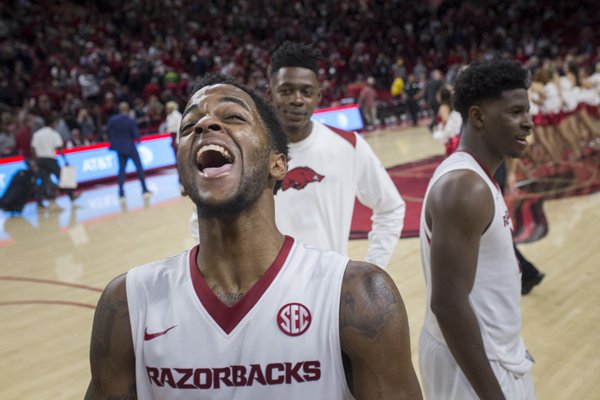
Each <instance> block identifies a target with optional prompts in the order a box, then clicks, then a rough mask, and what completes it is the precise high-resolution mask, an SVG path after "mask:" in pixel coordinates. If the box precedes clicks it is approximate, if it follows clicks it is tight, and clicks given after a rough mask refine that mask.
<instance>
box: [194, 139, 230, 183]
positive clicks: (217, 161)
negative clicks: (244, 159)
mask: <svg viewBox="0 0 600 400" xmlns="http://www.w3.org/2000/svg"><path fill="white" fill-rule="evenodd" d="M233 161H234V158H233V156H232V155H231V153H230V152H229V151H228V150H227V149H226V148H224V147H222V146H219V145H217V144H209V145H206V146H202V147H201V148H200V150H198V154H196V163H197V164H198V170H200V172H202V173H203V174H204V175H205V176H208V177H212V176H216V175H219V174H221V173H223V172H227V171H229V170H230V169H231V168H232V167H233Z"/></svg>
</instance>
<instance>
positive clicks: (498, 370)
mask: <svg viewBox="0 0 600 400" xmlns="http://www.w3.org/2000/svg"><path fill="white" fill-rule="evenodd" d="M490 365H491V367H492V370H493V371H494V374H495V375H496V379H498V382H499V383H500V387H501V388H502V392H503V393H504V396H505V397H506V399H507V400H535V391H534V388H533V380H532V379H531V372H528V373H526V374H524V375H520V374H516V373H514V372H512V371H509V370H507V369H506V368H504V367H503V366H502V365H500V363H498V362H496V361H491V360H490ZM419 369H420V372H421V383H422V385H423V391H424V395H425V399H427V400H470V399H473V400H477V399H478V397H477V394H475V391H474V390H473V388H472V387H471V384H470V383H469V381H468V380H467V377H466V376H465V375H464V374H463V372H462V370H461V369H460V367H459V366H458V364H457V363H456V361H455V360H454V356H453V355H452V353H450V349H448V347H446V346H445V345H444V344H442V343H440V342H438V341H437V340H435V339H434V338H433V337H432V336H431V335H430V334H429V333H428V332H427V331H426V330H425V329H422V330H421V336H420V338H419Z"/></svg>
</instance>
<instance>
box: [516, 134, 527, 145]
mask: <svg viewBox="0 0 600 400" xmlns="http://www.w3.org/2000/svg"><path fill="white" fill-rule="evenodd" d="M517 143H519V144H520V145H522V146H527V144H528V143H527V136H517Z"/></svg>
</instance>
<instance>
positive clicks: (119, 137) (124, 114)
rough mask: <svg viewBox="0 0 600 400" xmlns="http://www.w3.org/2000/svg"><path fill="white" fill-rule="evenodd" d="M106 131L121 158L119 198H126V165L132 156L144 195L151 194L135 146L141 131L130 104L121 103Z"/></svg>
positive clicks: (118, 177) (122, 199)
mask: <svg viewBox="0 0 600 400" xmlns="http://www.w3.org/2000/svg"><path fill="white" fill-rule="evenodd" d="M106 131H107V133H108V141H109V143H110V147H109V148H110V150H114V151H116V152H117V157H118V158H119V174H118V176H117V182H118V183H119V199H120V200H121V201H124V200H125V191H124V190H123V185H124V184H125V167H126V166H127V160H129V159H130V158H131V159H132V160H133V163H134V164H135V168H136V170H137V176H138V179H139V180H140V182H141V183H142V192H143V194H144V197H147V196H149V195H150V194H151V193H150V191H149V190H148V188H147V187H146V180H145V177H144V168H143V167H142V162H141V161H140V155H139V153H138V151H137V148H136V147H135V144H136V142H137V141H139V139H140V132H139V130H138V128H137V123H136V122H135V120H134V119H133V118H131V117H130V116H129V104H127V103H126V102H121V103H119V113H118V114H115V115H113V116H111V117H110V118H109V119H108V123H107V124H106Z"/></svg>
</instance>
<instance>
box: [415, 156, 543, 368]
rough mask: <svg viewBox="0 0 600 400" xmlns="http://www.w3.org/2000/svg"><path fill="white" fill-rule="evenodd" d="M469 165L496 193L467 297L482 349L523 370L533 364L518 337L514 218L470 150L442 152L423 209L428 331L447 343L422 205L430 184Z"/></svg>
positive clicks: (518, 280)
mask: <svg viewBox="0 0 600 400" xmlns="http://www.w3.org/2000/svg"><path fill="white" fill-rule="evenodd" d="M461 169H462V170H464V169H468V170H472V171H474V172H476V173H477V174H478V175H479V176H480V177H481V179H483V180H484V181H485V183H487V185H488V187H489V188H490V192H491V194H492V197H493V199H494V217H493V219H492V222H491V223H490V225H489V227H488V228H487V229H486V231H485V232H484V233H483V235H482V236H481V239H480V245H479V254H478V257H477V271H476V273H475V282H474V284H473V289H472V290H471V293H470V294H469V301H470V303H471V307H472V308H473V311H474V313H475V315H476V316H477V320H478V322H479V328H480V329H481V336H482V338H483V342H484V346H485V351H486V354H487V356H488V358H489V359H490V360H495V361H498V362H499V363H501V364H502V365H503V366H504V367H505V368H506V369H508V370H510V371H514V372H516V373H525V372H527V371H528V370H529V369H530V368H531V365H532V363H531V361H530V359H529V357H528V356H527V354H526V349H525V345H524V343H523V340H522V339H521V336H520V332H521V309H520V301H521V272H520V267H519V263H518V261H517V258H516V255H515V251H514V247H513V239H512V221H511V218H510V214H509V212H508V208H507V207H506V203H505V202H504V198H503V196H502V193H501V192H500V189H499V188H498V186H497V185H496V183H495V180H493V177H492V176H491V175H490V174H489V173H487V172H486V171H485V170H484V169H483V168H482V167H481V166H480V165H479V163H478V162H477V160H475V159H474V158H473V156H471V155H470V154H468V153H466V152H462V151H457V152H455V153H453V154H451V155H450V156H449V157H448V158H446V159H445V160H444V161H443V162H442V163H441V164H440V165H439V166H438V168H437V169H436V171H435V173H434V174H433V176H432V178H431V180H430V182H429V186H428V188H427V192H426V194H425V198H424V199H423V211H422V213H421V228H420V229H421V232H420V235H419V237H420V241H421V258H422V262H423V269H424V274H425V281H426V283H427V308H426V312H425V325H424V329H426V330H427V331H428V332H429V334H430V335H431V336H432V337H433V338H435V339H436V340H438V341H439V342H440V343H444V344H445V340H444V337H443V335H442V332H441V331H440V328H439V325H438V322H437V319H436V317H435V315H434V314H433V312H432V311H431V263H430V260H431V256H430V245H429V240H430V238H431V232H430V230H429V228H428V227H427V223H426V221H425V205H426V204H427V197H428V195H429V190H430V189H431V187H432V186H433V185H434V184H435V183H436V182H437V180H438V179H439V178H440V177H442V176H443V175H445V174H447V173H448V172H450V171H455V170H461Z"/></svg>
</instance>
